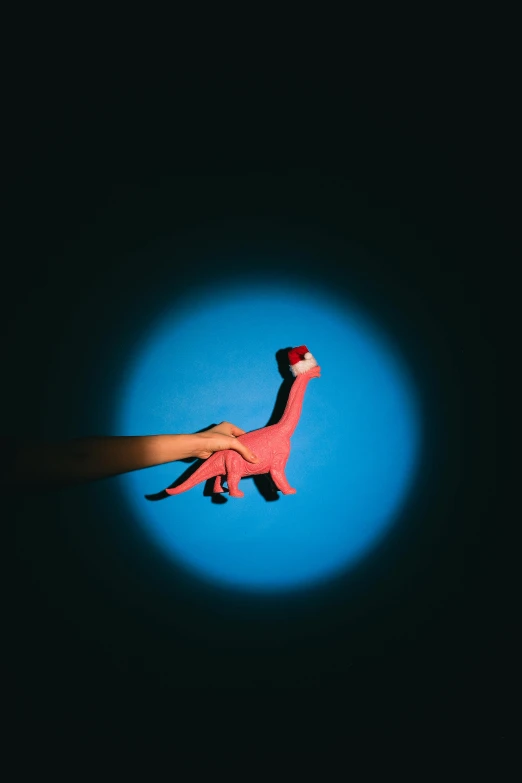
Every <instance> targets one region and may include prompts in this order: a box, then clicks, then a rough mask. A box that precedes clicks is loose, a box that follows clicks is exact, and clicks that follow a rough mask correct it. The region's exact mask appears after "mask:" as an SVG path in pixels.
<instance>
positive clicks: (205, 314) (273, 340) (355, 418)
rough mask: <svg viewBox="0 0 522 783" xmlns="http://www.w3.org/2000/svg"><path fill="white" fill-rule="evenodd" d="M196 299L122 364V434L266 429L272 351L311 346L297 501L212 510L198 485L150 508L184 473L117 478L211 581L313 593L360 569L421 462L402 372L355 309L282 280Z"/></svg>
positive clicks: (251, 488) (296, 454) (144, 518)
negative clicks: (315, 372)
mask: <svg viewBox="0 0 522 783" xmlns="http://www.w3.org/2000/svg"><path fill="white" fill-rule="evenodd" d="M275 285H276V287H272V286H271V285H268V284H265V285H263V284H259V283H257V285H256V284H255V282H254V281H253V280H250V281H249V282H248V283H247V282H246V281H243V283H237V284H233V283H231V282H230V281H228V282H226V283H224V284H222V285H221V287H214V288H213V289H212V290H211V291H210V290H209V289H208V288H207V289H206V290H203V289H200V290H199V291H194V292H193V294H192V295H191V297H190V298H188V299H187V300H185V303H184V305H183V307H182V309H180V307H179V305H176V306H175V307H174V306H173V308H172V310H171V311H169V310H168V309H167V310H166V311H165V312H163V313H161V314H160V316H159V317H158V319H157V320H156V322H155V323H154V324H153V326H152V327H151V328H150V330H149V332H148V333H147V335H145V337H144V339H143V341H142V343H141V345H140V349H139V353H138V355H135V356H133V357H132V358H131V359H130V360H129V367H128V374H127V386H126V389H125V393H124V398H123V399H122V401H121V408H120V412H119V422H118V431H119V432H120V433H121V434H124V435H140V434H161V433H180V432H195V431H197V430H200V429H202V428H203V427H206V426H210V425H211V424H212V423H218V422H220V421H222V420H227V421H231V422H233V423H234V424H237V425H238V426H240V427H242V428H243V429H245V430H247V431H248V430H252V429H258V428H259V427H262V426H264V425H265V424H266V423H267V421H268V419H269V417H270V415H271V412H272V409H273V407H274V402H275V400H276V396H277V393H278V390H279V388H280V385H281V376H280V375H279V373H278V369H277V363H276V359H275V353H276V351H277V350H279V349H281V348H285V347H287V346H290V345H301V344H303V343H304V344H306V345H307V346H308V347H309V349H310V350H311V351H312V353H313V354H314V356H315V357H316V359H317V361H318V363H319V364H320V365H321V368H322V377H321V378H319V379H313V380H312V381H311V382H310V383H309V385H308V388H307V392H306V396H305V400H304V405H303V411H302V414H301V419H300V421H299V424H298V427H297V430H296V432H295V434H294V435H293V437H292V451H291V454H290V459H289V461H288V464H287V468H286V475H287V478H288V480H289V482H290V484H291V485H292V486H294V487H295V488H296V489H297V494H296V495H291V496H283V495H280V497H279V499H278V500H277V501H276V502H267V500H266V499H265V498H264V497H263V496H262V494H261V493H260V492H259V490H258V489H257V487H256V485H255V483H254V481H252V480H251V479H246V480H243V481H242V482H241V489H242V490H243V491H244V492H245V497H244V498H243V499H234V498H227V500H226V502H223V503H220V504H217V503H213V502H212V500H211V498H210V497H207V496H204V495H203V489H204V485H203V484H200V485H198V486H197V487H195V488H194V489H191V490H189V491H188V492H186V493H183V494H181V495H178V496H175V497H170V498H167V499H164V500H161V501H157V502H150V501H147V500H146V499H145V497H144V496H145V495H146V494H150V493H155V492H158V491H160V490H161V489H163V488H164V487H167V486H169V485H170V484H171V483H172V482H173V481H174V480H175V479H176V478H178V476H180V475H181V474H182V473H183V472H184V470H185V468H186V466H185V465H183V463H170V464H168V465H162V466H158V467H154V468H151V469H149V470H145V471H137V472H134V473H130V474H127V475H125V476H121V477H120V478H119V479H118V480H119V481H121V482H123V488H124V491H125V493H126V494H127V495H128V497H129V501H130V503H131V505H132V507H133V508H134V509H135V510H136V514H137V517H138V518H139V520H140V522H141V524H142V525H143V527H144V528H145V529H146V531H147V532H148V534H149V535H150V536H151V537H152V539H153V540H154V541H155V542H156V544H157V545H159V546H160V547H161V548H162V549H163V550H164V551H165V552H166V553H168V555H169V556H171V557H172V558H174V560H175V561H176V562H178V563H182V564H183V565H184V566H185V567H188V568H189V569H190V570H191V571H193V572H195V573H197V574H198V575H200V576H201V577H203V578H206V579H207V580H211V581H214V582H218V583H220V584H222V585H228V586H230V587H235V588H241V589H243V590H247V591H255V592H274V591H284V590H295V589H299V588H302V587H305V586H306V587H309V586H310V585H311V584H314V583H319V582H323V581H324V580H326V579H328V578H329V577H332V576H334V575H336V574H338V573H339V572H341V571H344V570H345V569H347V568H348V567H350V566H351V565H354V564H355V563H356V562H357V561H359V560H360V558H361V557H362V556H363V555H364V554H365V553H367V552H368V551H369V550H370V549H371V548H372V547H373V546H374V545H375V544H376V543H377V542H378V541H379V540H380V539H381V538H382V537H383V535H384V534H385V533H386V531H387V530H388V529H389V528H390V526H391V525H392V524H393V521H394V520H395V519H396V518H397V516H398V513H399V512H400V509H401V507H402V505H403V502H404V500H405V497H406V495H407V493H408V490H409V488H410V487H411V484H412V481H413V477H414V472H415V466H416V464H417V461H418V458H419V451H420V441H421V421H420V415H419V406H418V401H417V398H416V392H415V389H414V385H413V383H412V380H411V377H410V374H409V372H408V369H407V368H406V367H405V366H404V364H403V362H402V360H401V357H400V355H399V353H398V351H397V349H396V347H395V346H394V345H393V344H392V342H391V341H390V340H388V339H387V338H386V336H385V335H384V334H382V332H381V331H380V330H379V328H378V327H377V326H376V325H372V324H371V323H370V321H369V320H368V318H367V316H365V315H364V314H363V313H362V312H361V311H360V310H359V309H358V308H357V307H356V306H355V305H353V304H347V303H346V301H344V300H342V299H340V298H338V297H336V295H335V294H333V293H332V292H328V291H327V290H320V289H318V288H317V286H313V285H311V284H310V285H306V284H302V283H301V284H300V285H299V287H298V288H297V289H296V287H295V285H291V284H290V282H289V281H286V282H285V281H283V282H281V281H278V283H277V284H275Z"/></svg>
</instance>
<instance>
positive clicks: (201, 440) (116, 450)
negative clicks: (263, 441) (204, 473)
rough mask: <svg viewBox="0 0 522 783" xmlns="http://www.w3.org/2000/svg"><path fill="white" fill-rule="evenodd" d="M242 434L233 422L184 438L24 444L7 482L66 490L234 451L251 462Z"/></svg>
mask: <svg viewBox="0 0 522 783" xmlns="http://www.w3.org/2000/svg"><path fill="white" fill-rule="evenodd" d="M242 434H244V430H242V429H240V428H239V427H236V426H235V425H234V424H230V422H225V421H224V422H221V424H218V425H216V426H215V427H211V428H210V429H208V430H204V431H203V432H196V433H192V434H186V435H183V434H182V435H136V436H134V435H130V436H107V437H93V438H77V439H74V440H67V441H56V442H48V441H47V442H46V441H21V442H19V443H17V445H16V452H15V454H14V455H13V459H12V461H11V464H12V469H11V471H9V474H8V476H7V479H6V480H7V483H9V484H14V485H20V486H21V485H24V486H27V485H37V486H40V487H41V486H42V485H43V486H49V487H53V486H64V485H68V484H76V483H81V482H86V481H93V480H96V479H101V478H106V477H109V476H115V475H118V474H120V473H128V472H130V471H133V470H141V469H142V468H148V467H152V466H153V465H162V464H164V463H166V462H173V461H175V460H182V459H189V458H191V457H196V458H199V459H206V458H207V457H210V455H211V454H213V453H214V452H215V451H222V450H223V449H234V450H235V451H238V452H239V453H240V454H241V455H242V456H243V457H244V458H245V459H246V460H247V461H248V462H256V461H257V458H256V457H255V456H254V454H253V453H252V452H251V451H250V449H248V448H247V447H246V446H244V445H243V444H242V443H241V442H240V441H239V440H238V439H237V438H238V436H239V435H242Z"/></svg>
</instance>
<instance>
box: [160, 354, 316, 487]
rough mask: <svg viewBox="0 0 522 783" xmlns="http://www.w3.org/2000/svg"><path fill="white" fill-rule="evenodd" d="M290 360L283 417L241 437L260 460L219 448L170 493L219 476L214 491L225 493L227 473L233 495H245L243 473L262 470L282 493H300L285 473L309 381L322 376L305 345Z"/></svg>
mask: <svg viewBox="0 0 522 783" xmlns="http://www.w3.org/2000/svg"><path fill="white" fill-rule="evenodd" d="M288 359H289V361H290V369H291V371H292V373H293V375H294V376H295V381H294V382H293V384H292V386H291V388H290V395H289V397H288V402H287V403H286V407H285V411H284V413H283V415H282V417H281V419H280V420H279V421H278V423H277V424H272V425H270V426H269V427H262V429H260V430H253V431H252V432H246V433H245V434H244V435H240V436H239V438H238V440H240V441H241V442H242V443H244V444H245V445H247V446H248V448H249V449H251V450H252V451H253V452H254V454H256V456H257V457H258V458H259V461H258V462H256V463H255V464H253V463H251V462H247V461H246V460H245V459H243V457H242V456H241V455H240V454H238V452H237V451H234V450H233V449H227V450H226V451H216V452H215V453H214V454H212V456H211V457H209V458H208V459H207V460H206V461H205V462H204V463H203V464H202V465H201V466H200V467H199V468H198V469H197V470H196V471H195V472H194V473H193V474H192V476H189V478H188V479H187V480H186V481H184V482H183V483H182V484H180V485H179V486H178V487H174V488H172V489H167V490H165V491H166V492H167V493H168V494H169V495H179V494H181V492H186V491H187V489H192V487H195V486H196V484H200V483H201V482H202V481H207V480H208V479H210V478H213V477H214V476H215V477H216V480H215V482H214V492H224V489H223V487H222V486H221V477H222V476H226V480H227V483H228V489H229V492H230V497H233V498H242V497H244V495H245V493H244V492H241V490H240V489H239V487H238V484H239V481H240V479H241V478H242V477H243V476H256V475H259V474H261V473H270V475H271V476H272V479H273V480H274V483H275V485H276V487H277V488H278V489H279V490H281V492H282V493H283V495H294V494H295V493H296V492H297V490H295V489H293V487H291V486H290V484H289V483H288V481H287V478H286V476H285V466H286V463H287V461H288V457H289V456H290V438H291V436H292V435H293V433H294V430H295V428H296V427H297V422H298V421H299V416H300V415H301V408H302V406H303V398H304V393H305V391H306V387H307V385H308V381H309V380H311V379H312V378H319V377H320V375H321V368H320V367H319V365H318V364H317V362H316V360H315V359H314V357H313V356H312V354H311V353H310V352H309V350H308V348H307V347H306V345H301V346H299V348H292V350H291V351H289V352H288Z"/></svg>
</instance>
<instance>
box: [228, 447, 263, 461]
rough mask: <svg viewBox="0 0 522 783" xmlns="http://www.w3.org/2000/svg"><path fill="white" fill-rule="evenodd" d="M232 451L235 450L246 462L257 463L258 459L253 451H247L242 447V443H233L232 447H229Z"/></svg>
mask: <svg viewBox="0 0 522 783" xmlns="http://www.w3.org/2000/svg"><path fill="white" fill-rule="evenodd" d="M231 448H232V449H235V450H236V451H237V452H239V454H241V456H242V457H244V459H246V460H247V462H259V458H258V457H256V455H255V454H254V452H253V451H250V449H247V447H246V446H243V444H242V443H234V445H233V446H231Z"/></svg>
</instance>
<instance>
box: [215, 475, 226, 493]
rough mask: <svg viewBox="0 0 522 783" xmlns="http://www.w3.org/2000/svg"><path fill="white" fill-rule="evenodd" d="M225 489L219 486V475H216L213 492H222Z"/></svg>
mask: <svg viewBox="0 0 522 783" xmlns="http://www.w3.org/2000/svg"><path fill="white" fill-rule="evenodd" d="M224 491H225V490H224V489H223V487H222V486H221V476H216V480H215V481H214V492H224Z"/></svg>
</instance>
